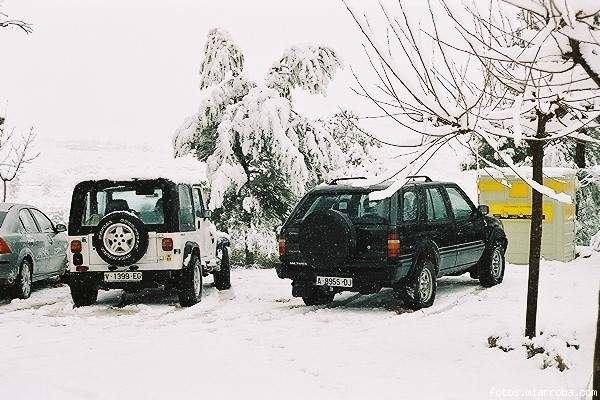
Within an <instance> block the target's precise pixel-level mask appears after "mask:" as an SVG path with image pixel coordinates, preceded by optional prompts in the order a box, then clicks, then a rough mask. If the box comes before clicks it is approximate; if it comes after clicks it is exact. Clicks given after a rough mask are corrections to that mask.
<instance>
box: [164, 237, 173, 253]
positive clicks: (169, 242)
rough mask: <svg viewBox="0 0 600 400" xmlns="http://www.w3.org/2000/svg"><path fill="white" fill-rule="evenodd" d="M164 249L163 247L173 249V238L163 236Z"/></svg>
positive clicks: (166, 249) (168, 249) (165, 249)
mask: <svg viewBox="0 0 600 400" xmlns="http://www.w3.org/2000/svg"><path fill="white" fill-rule="evenodd" d="M162 249H163V251H173V239H171V238H163V240H162Z"/></svg>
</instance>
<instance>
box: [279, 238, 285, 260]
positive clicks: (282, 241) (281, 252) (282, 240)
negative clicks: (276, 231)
mask: <svg viewBox="0 0 600 400" xmlns="http://www.w3.org/2000/svg"><path fill="white" fill-rule="evenodd" d="M285 239H286V235H285V232H281V234H280V235H279V240H278V245H279V257H283V256H285V251H286V243H285Z"/></svg>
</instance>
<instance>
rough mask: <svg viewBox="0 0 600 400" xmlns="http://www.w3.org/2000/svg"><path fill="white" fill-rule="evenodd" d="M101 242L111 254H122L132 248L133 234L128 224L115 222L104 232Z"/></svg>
mask: <svg viewBox="0 0 600 400" xmlns="http://www.w3.org/2000/svg"><path fill="white" fill-rule="evenodd" d="M102 242H103V243H104V248H105V249H106V251H108V252H109V253H110V254H112V255H113V256H124V255H126V254H129V253H131V251H132V250H133V246H134V242H135V234H134V232H133V229H131V227H129V226H128V225H125V224H123V223H116V224H113V225H111V226H110V227H109V228H108V229H107V230H106V231H105V232H104V236H103V237H102Z"/></svg>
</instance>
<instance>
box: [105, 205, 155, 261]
mask: <svg viewBox="0 0 600 400" xmlns="http://www.w3.org/2000/svg"><path fill="white" fill-rule="evenodd" d="M93 244H94V248H95V249H96V251H97V252H98V256H100V258H101V259H102V260H104V262H106V263H107V264H110V265H116V266H121V267H123V266H127V265H131V264H135V263H136V262H138V261H139V260H140V259H141V258H142V257H143V256H144V254H146V250H147V249H148V232H147V231H146V227H145V225H144V223H143V222H142V221H141V220H140V219H139V218H138V217H137V216H136V215H135V214H133V213H131V212H128V211H114V212H111V213H109V214H107V215H106V216H104V218H102V219H101V220H100V222H99V223H98V230H97V231H96V233H95V234H94V237H93Z"/></svg>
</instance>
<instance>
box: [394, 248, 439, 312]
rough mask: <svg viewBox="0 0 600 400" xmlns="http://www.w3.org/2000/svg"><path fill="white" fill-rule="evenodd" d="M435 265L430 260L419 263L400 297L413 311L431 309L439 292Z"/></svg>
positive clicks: (401, 291) (401, 290)
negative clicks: (437, 291)
mask: <svg viewBox="0 0 600 400" xmlns="http://www.w3.org/2000/svg"><path fill="white" fill-rule="evenodd" d="M436 278H437V275H436V272H435V265H434V264H433V263H432V262H431V261H429V260H423V261H419V262H418V264H417V266H416V268H415V270H414V271H413V274H412V275H411V277H410V278H409V280H408V282H407V283H406V285H405V286H404V287H403V288H401V289H400V293H399V297H400V298H401V299H402V300H403V301H404V304H405V305H406V306H408V308H410V309H412V310H420V309H421V308H427V307H431V305H432V304H433V302H434V300H435V293H436V290H437V281H436Z"/></svg>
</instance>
